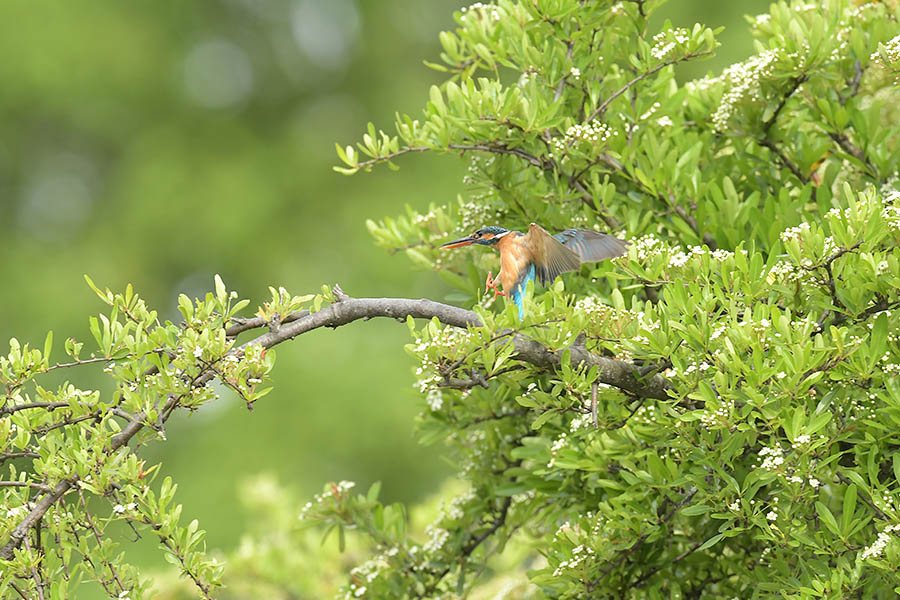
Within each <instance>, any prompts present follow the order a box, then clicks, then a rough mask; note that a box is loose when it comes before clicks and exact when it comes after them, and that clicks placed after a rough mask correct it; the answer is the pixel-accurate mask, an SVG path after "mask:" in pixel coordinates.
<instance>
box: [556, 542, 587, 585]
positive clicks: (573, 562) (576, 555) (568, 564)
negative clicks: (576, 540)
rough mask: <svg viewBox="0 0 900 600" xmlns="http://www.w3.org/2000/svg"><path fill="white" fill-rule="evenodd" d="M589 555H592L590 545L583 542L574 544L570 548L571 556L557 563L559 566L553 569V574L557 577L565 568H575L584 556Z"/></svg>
mask: <svg viewBox="0 0 900 600" xmlns="http://www.w3.org/2000/svg"><path fill="white" fill-rule="evenodd" d="M591 556H594V549H593V548H591V547H590V546H585V545H584V544H581V545H578V546H575V548H573V549H572V558H570V559H569V560H564V561H562V562H561V563H559V566H558V567H556V569H554V570H553V576H554V577H559V576H560V575H562V574H563V572H564V571H566V570H574V569H577V568H578V567H579V566H580V565H581V563H583V562H584V561H585V559H586V558H588V557H591Z"/></svg>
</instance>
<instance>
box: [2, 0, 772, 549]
mask: <svg viewBox="0 0 900 600" xmlns="http://www.w3.org/2000/svg"><path fill="white" fill-rule="evenodd" d="M465 4H468V3H461V2H458V1H451V0H429V1H427V2H423V1H422V0H207V1H205V2H184V1H183V0H154V1H153V2H120V1H118V0H92V1H91V2H70V1H64V0H55V1H53V0H47V1H44V2H34V1H32V0H6V1H4V2H2V3H0V56H2V57H3V60H0V315H2V319H0V338H2V339H7V338H9V337H11V336H15V337H17V338H18V339H19V340H20V341H23V342H26V341H27V342H31V343H34V344H38V345H40V344H41V343H42V342H43V339H44V336H45V334H46V331H47V330H48V329H52V330H53V331H54V334H55V338H56V339H57V340H58V341H60V344H58V347H59V346H60V345H61V340H63V339H65V338H66V337H75V338H78V339H80V340H85V341H88V340H90V334H89V332H88V327H87V317H88V315H90V314H93V313H95V312H97V311H100V310H102V306H101V305H100V304H99V302H98V301H97V298H96V297H95V296H94V294H93V293H92V292H91V291H90V290H89V289H88V287H87V285H85V283H84V280H83V274H85V273H86V274H89V275H90V276H91V277H92V278H93V280H94V281H95V282H96V283H97V284H98V285H100V286H101V287H104V286H107V287H110V288H112V289H116V290H120V289H123V288H124V286H125V284H126V283H132V284H133V285H134V286H135V289H136V290H137V291H138V292H139V293H140V294H141V295H142V296H143V297H144V298H145V299H146V300H147V301H148V303H149V304H150V306H151V307H155V308H156V309H158V310H159V312H160V315H161V317H162V318H169V319H172V320H178V313H177V311H176V309H175V306H176V297H177V295H178V293H180V292H184V293H187V294H188V295H191V296H195V295H202V294H203V293H205V292H206V291H207V290H209V289H211V287H212V278H213V274H215V273H219V274H221V276H222V277H223V278H224V280H225V282H226V284H227V285H228V286H229V287H230V288H231V289H236V290H238V291H239V293H240V294H241V297H247V298H250V299H251V300H252V301H254V302H255V303H258V302H261V301H263V300H264V299H265V298H266V297H267V294H268V293H267V286H269V285H274V286H285V287H286V288H288V289H289V290H290V291H292V292H294V293H296V294H302V293H307V292H313V291H317V290H318V289H319V287H320V286H321V284H323V283H327V284H332V283H340V284H341V285H342V286H343V288H344V289H345V290H346V291H347V292H348V293H350V294H351V295H359V296H377V295H397V296H412V297H416V296H429V297H434V298H442V297H443V295H444V294H445V293H446V292H447V291H448V290H446V289H445V288H444V286H443V284H442V283H441V282H440V280H439V279H438V278H437V277H436V276H434V275H433V274H431V273H428V272H420V271H419V272H417V271H414V270H413V269H412V268H411V265H410V264H409V263H408V261H406V259H405V258H404V257H402V256H400V255H396V256H391V255H388V254H386V253H384V252H382V251H380V250H378V249H375V248H374V246H373V245H372V244H371V242H370V240H369V238H368V235H367V233H366V229H365V219H367V218H380V217H382V216H385V215H393V214H397V213H400V212H402V211H403V207H404V205H405V204H412V205H414V206H425V205H427V204H428V203H429V202H439V203H442V202H453V201H454V200H455V198H456V195H457V194H459V193H464V191H465V190H464V189H463V187H462V185H461V178H462V173H463V165H462V163H461V161H459V160H458V159H455V158H454V157H452V156H427V155H415V156H412V157H407V158H406V160H403V161H402V162H401V163H400V164H401V166H402V169H401V171H400V172H399V173H394V172H391V171H389V170H387V169H383V170H381V171H378V172H376V173H372V174H359V175H356V176H354V177H349V178H348V177H344V176H342V175H338V174H336V173H334V172H332V170H331V166H332V165H333V164H336V162H337V159H336V156H335V152H334V144H335V142H340V143H342V144H347V143H352V142H355V141H356V140H357V139H358V138H359V136H360V135H361V132H362V131H363V130H364V128H365V125H366V123H367V122H368V121H374V122H375V123H376V124H377V125H379V126H382V127H385V128H388V127H389V126H390V125H391V123H392V120H393V115H394V112H395V111H401V112H409V113H411V114H414V115H415V114H417V113H418V112H419V111H420V110H421V107H422V106H423V104H424V102H425V101H426V99H427V90H428V87H429V86H430V85H431V84H432V83H438V82H440V81H441V74H440V73H436V72H434V71H431V70H429V69H428V68H426V67H425V66H424V65H423V63H422V61H423V60H432V61H437V60H438V55H439V52H440V49H439V45H438V43H437V34H438V32H439V31H441V30H443V29H452V28H453V27H454V22H453V20H452V12H453V10H455V9H458V8H459V7H461V6H463V5H465ZM767 6H768V3H767V2H761V1H758V0H744V1H743V2H733V3H731V2H717V3H712V2H709V1H708V0H682V1H673V2H671V3H669V4H667V5H666V6H665V7H663V9H661V11H660V13H658V14H657V15H656V16H655V17H654V24H655V26H657V27H660V26H662V23H663V22H664V20H665V19H666V18H668V19H671V21H672V22H673V24H674V25H676V26H690V25H692V24H693V23H694V22H697V21H701V22H704V23H706V24H708V25H712V26H716V25H722V26H725V27H726V30H725V32H723V33H722V34H721V39H722V40H723V41H724V42H725V47H724V48H723V49H722V50H721V51H720V53H719V55H718V56H716V57H715V58H714V59H713V60H709V61H705V62H703V63H698V64H696V65H693V64H692V65H686V66H684V67H683V68H682V70H681V71H680V72H679V75H680V76H681V77H684V78H690V77H694V76H698V75H702V74H704V73H705V72H707V71H713V72H719V71H720V70H721V69H722V68H723V67H725V66H727V65H728V64H730V63H731V62H734V61H736V60H739V59H741V58H743V57H744V56H746V55H747V54H748V53H750V52H751V51H752V42H751V39H750V37H749V34H748V33H747V29H746V27H745V25H744V21H743V15H744V14H747V13H749V14H756V13H759V12H763V11H765V10H766V8H767ZM407 341H408V339H407V333H406V328H405V327H403V326H398V325H397V324H396V323H391V322H376V321H373V322H369V323H358V324H355V325H353V326H352V327H349V328H345V329H343V330H337V331H319V332H315V333H313V334H310V335H305V336H303V337H302V338H299V339H298V340H296V341H295V342H293V343H290V344H285V345H283V346H280V347H279V348H278V350H277V352H278V364H277V366H276V370H275V372H274V378H275V385H276V389H275V391H274V392H273V393H271V394H270V395H269V396H267V397H266V398H265V399H264V400H262V401H260V402H259V403H257V407H256V409H255V410H254V411H253V412H252V413H248V412H247V411H246V409H244V408H243V406H242V403H241V402H240V401H238V400H236V399H235V398H233V397H229V396H227V395H226V396H224V397H223V399H222V401H220V402H218V403H214V404H212V405H209V406H207V407H205V408H204V409H203V410H201V411H199V412H198V413H197V414H195V415H193V416H192V417H187V416H179V417H177V418H175V419H173V420H172V422H171V425H170V426H169V429H168V437H169V441H168V442H167V443H164V444H163V443H158V444H155V445H151V446H149V447H148V448H147V451H148V453H149V455H150V456H149V458H150V460H151V461H156V460H158V461H161V462H162V463H163V467H162V470H163V472H164V473H165V474H169V475H172V476H173V477H174V478H175V480H176V481H177V482H178V483H179V492H178V499H179V501H180V502H182V503H184V505H185V509H184V515H185V517H187V518H188V519H190V518H199V519H200V522H201V526H202V527H204V528H205V529H206V530H207V531H208V543H209V545H210V546H211V547H213V548H220V549H223V550H226V551H227V550H229V549H231V548H233V547H234V546H235V545H236V544H237V542H238V540H239V538H240V535H241V532H242V531H244V530H245V528H246V526H247V523H246V519H247V515H246V513H245V511H244V510H243V509H242V507H241V505H240V503H239V501H238V487H239V484H240V482H242V481H245V480H246V479H247V478H248V477H252V476H255V475H258V474H260V473H272V474H274V476H276V477H277V479H278V480H279V481H281V482H282V483H285V484H288V485H289V486H291V487H293V488H295V489H296V490H297V491H298V492H299V493H300V494H302V495H310V494H312V493H314V492H317V491H319V490H320V489H321V486H322V484H323V483H324V482H326V481H330V480H340V479H350V480H355V481H358V482H359V483H360V486H361V487H363V488H365V487H367V486H368V484H370V483H371V482H373V481H376V480H380V481H382V482H383V492H382V494H383V497H384V498H385V499H386V500H388V501H404V502H415V501H417V500H419V499H421V498H422V497H423V496H424V495H426V494H428V493H429V492H432V491H433V490H435V489H436V488H437V486H439V485H440V483H441V482H442V481H443V480H444V479H445V478H446V477H448V476H449V475H450V474H451V473H452V469H451V467H450V466H449V465H447V464H446V462H445V461H444V460H442V458H441V453H440V448H439V447H438V448H422V447H420V446H418V444H417V443H416V442H415V438H414V420H415V414H416V413H417V411H418V406H417V405H418V403H419V402H420V400H419V399H418V398H417V397H416V395H415V394H414V393H413V390H412V387H411V384H412V382H413V378H412V377H411V374H410V371H411V368H412V367H413V365H411V361H410V360H409V359H408V357H407V356H406V355H405V354H404V352H403V351H402V344H404V343H406V342H407ZM86 347H87V346H86ZM55 358H57V359H62V358H63V356H62V352H61V349H60V350H59V353H58V356H56V357H55ZM97 381H98V382H99V378H98V379H97ZM81 384H82V385H90V382H88V383H84V382H81ZM97 385H99V383H97ZM134 558H136V559H137V562H138V563H141V564H145V565H147V566H160V565H161V564H162V557H161V555H160V554H159V553H157V552H155V551H153V548H152V545H145V546H140V547H138V548H137V552H136V554H135V556H134Z"/></svg>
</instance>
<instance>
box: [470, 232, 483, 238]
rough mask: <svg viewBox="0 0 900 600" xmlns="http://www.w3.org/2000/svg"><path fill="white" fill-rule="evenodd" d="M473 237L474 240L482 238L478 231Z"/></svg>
mask: <svg viewBox="0 0 900 600" xmlns="http://www.w3.org/2000/svg"><path fill="white" fill-rule="evenodd" d="M472 237H473V238H480V237H481V233H479V232H477V231H476V232H475V233H473V234H472Z"/></svg>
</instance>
